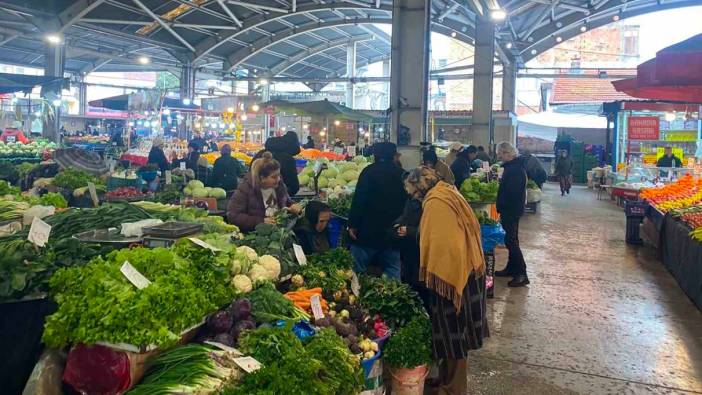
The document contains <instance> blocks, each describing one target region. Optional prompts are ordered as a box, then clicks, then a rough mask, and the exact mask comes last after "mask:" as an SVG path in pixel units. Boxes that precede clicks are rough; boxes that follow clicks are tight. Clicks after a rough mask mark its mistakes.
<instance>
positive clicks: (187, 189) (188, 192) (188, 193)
mask: <svg viewBox="0 0 702 395" xmlns="http://www.w3.org/2000/svg"><path fill="white" fill-rule="evenodd" d="M183 194H184V195H185V196H192V195H193V189H192V188H190V187H185V188H183Z"/></svg>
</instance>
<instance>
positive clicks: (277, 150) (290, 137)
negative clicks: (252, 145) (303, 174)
mask: <svg viewBox="0 0 702 395" xmlns="http://www.w3.org/2000/svg"><path fill="white" fill-rule="evenodd" d="M266 151H270V152H271V153H272V154H273V158H274V159H275V160H277V161H278V162H279V163H280V175H281V176H282V177H283V182H284V183H285V186H286V187H287V188H288V193H289V194H290V196H295V194H296V193H297V191H299V190H300V182H299V181H298V180H297V166H296V165H295V158H293V156H295V155H297V154H299V153H300V142H299V141H298V140H297V133H295V132H293V131H289V132H287V133H285V135H283V136H280V137H271V138H269V139H268V140H266Z"/></svg>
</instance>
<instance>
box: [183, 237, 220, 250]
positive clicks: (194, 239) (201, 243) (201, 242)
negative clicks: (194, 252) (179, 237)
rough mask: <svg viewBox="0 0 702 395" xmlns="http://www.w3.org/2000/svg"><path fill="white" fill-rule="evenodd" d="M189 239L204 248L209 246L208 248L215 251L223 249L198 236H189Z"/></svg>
mask: <svg viewBox="0 0 702 395" xmlns="http://www.w3.org/2000/svg"><path fill="white" fill-rule="evenodd" d="M188 240H190V241H192V242H193V243H195V244H196V245H198V246H200V247H202V248H207V249H208V250H212V251H214V252H217V251H222V250H220V249H219V248H217V247H215V246H213V245H212V244H209V243H207V242H204V241H202V240H200V239H198V238H197V237H188Z"/></svg>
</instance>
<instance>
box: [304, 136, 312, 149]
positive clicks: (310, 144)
mask: <svg viewBox="0 0 702 395" xmlns="http://www.w3.org/2000/svg"><path fill="white" fill-rule="evenodd" d="M302 148H304V149H312V148H314V139H313V138H312V136H307V142H306V143H305V145H303V146H302Z"/></svg>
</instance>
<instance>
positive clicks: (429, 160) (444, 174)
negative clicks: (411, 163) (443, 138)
mask: <svg viewBox="0 0 702 395" xmlns="http://www.w3.org/2000/svg"><path fill="white" fill-rule="evenodd" d="M422 162H423V163H424V166H427V167H429V168H431V169H434V170H435V171H436V173H437V174H438V175H439V177H441V180H442V181H445V182H447V183H449V184H453V183H455V182H456V179H455V178H454V177H453V173H452V172H451V169H449V167H448V166H446V163H444V161H442V160H440V159H439V157H438V156H436V152H435V151H434V150H433V149H427V150H425V151H423V152H422Z"/></svg>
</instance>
